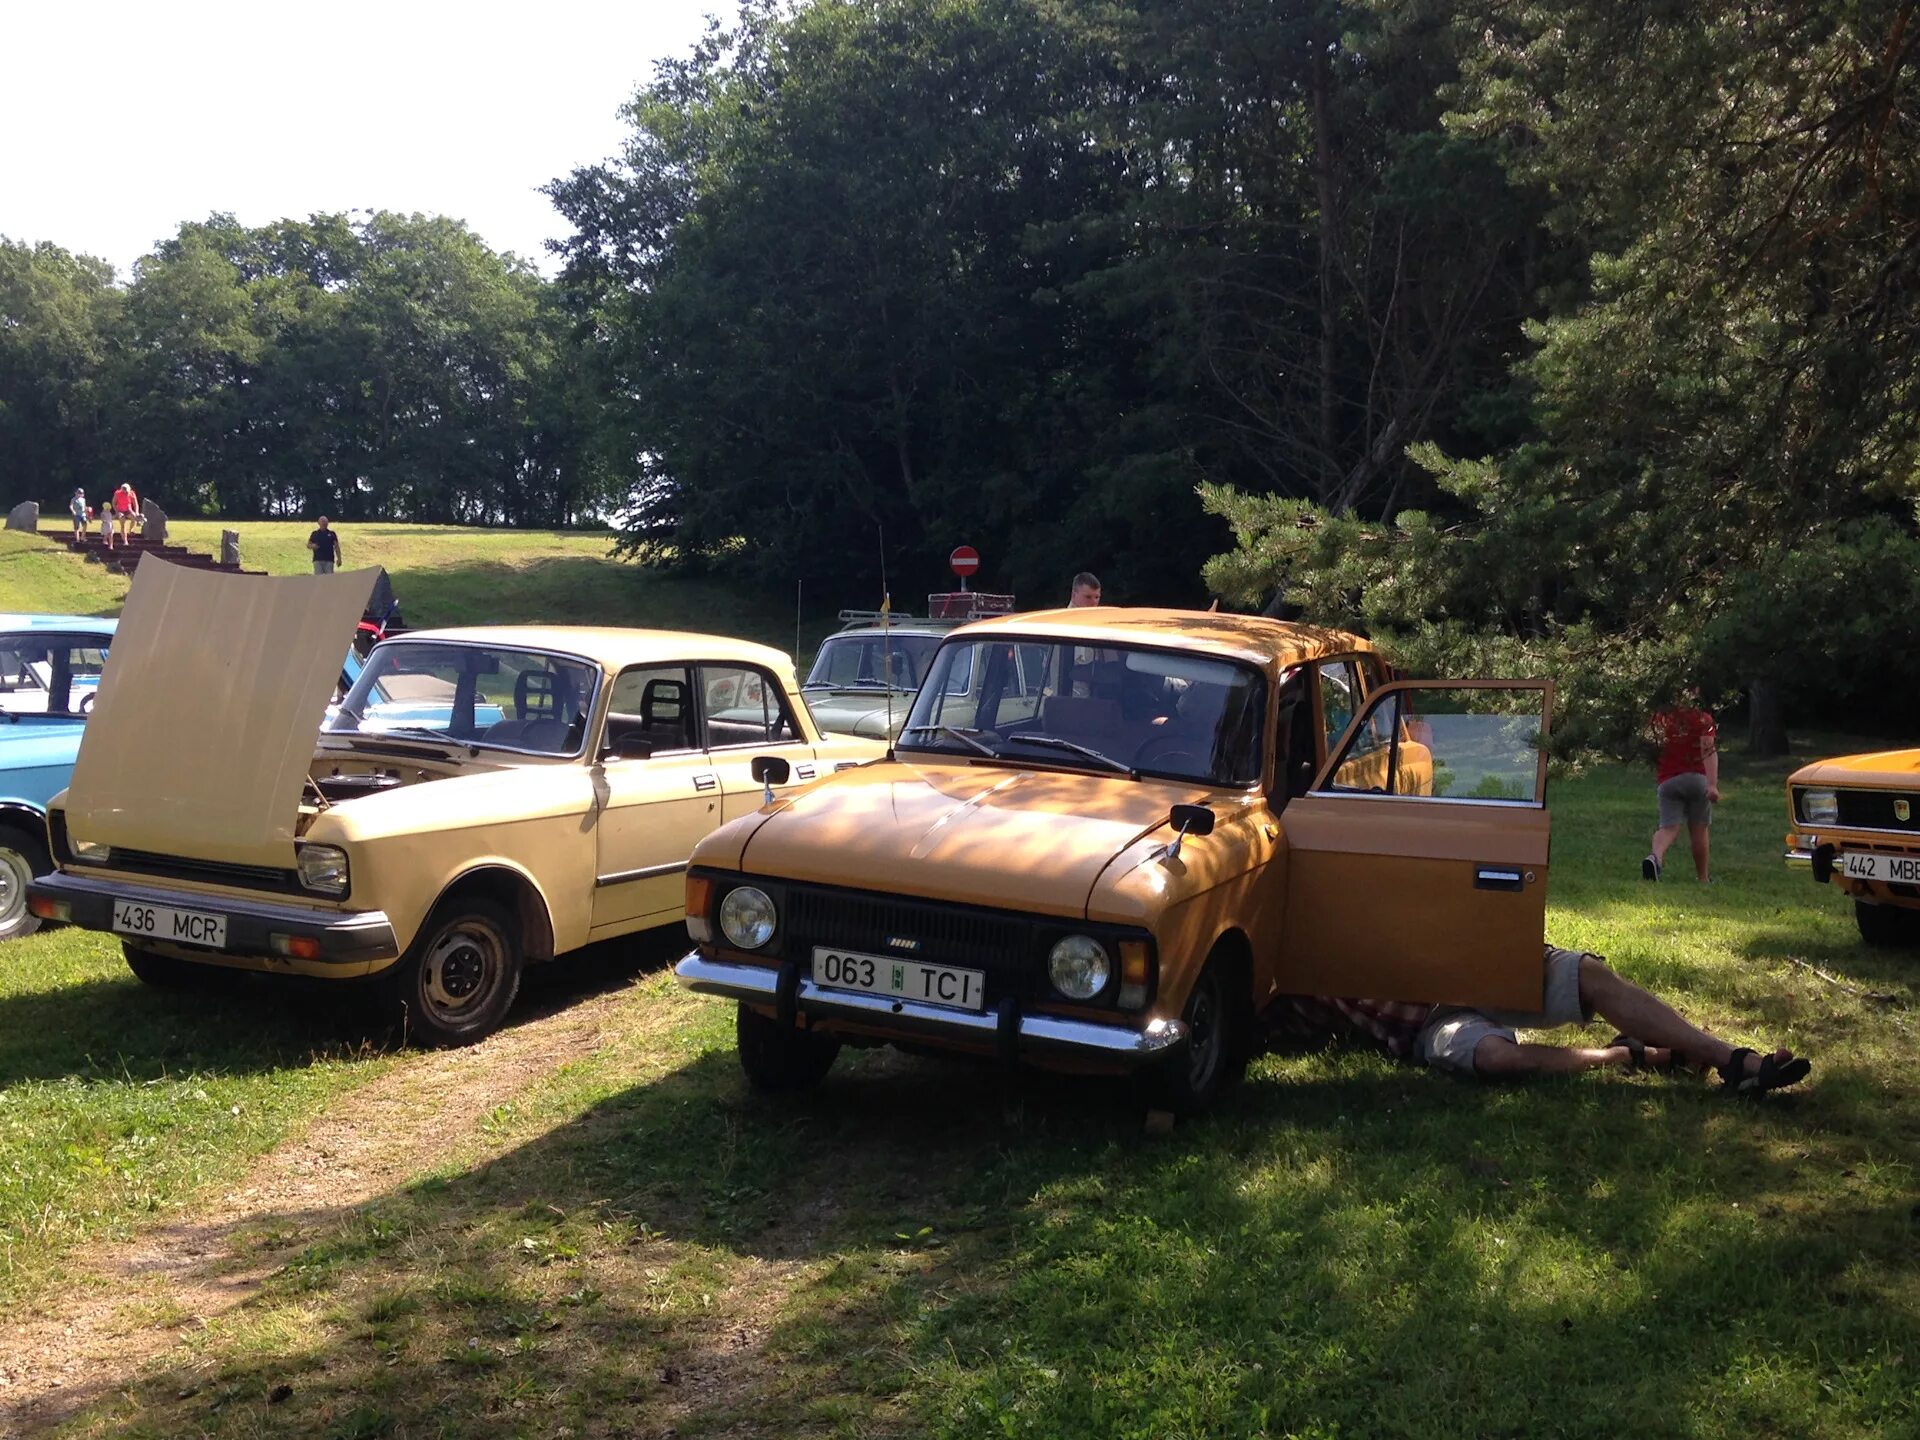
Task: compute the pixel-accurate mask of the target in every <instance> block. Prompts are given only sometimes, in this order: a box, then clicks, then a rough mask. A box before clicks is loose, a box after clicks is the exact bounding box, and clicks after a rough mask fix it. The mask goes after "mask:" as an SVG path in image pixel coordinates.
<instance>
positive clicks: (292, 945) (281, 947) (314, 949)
mask: <svg viewBox="0 0 1920 1440" xmlns="http://www.w3.org/2000/svg"><path fill="white" fill-rule="evenodd" d="M267 944H269V945H270V946H272V947H273V950H274V953H275V954H279V955H291V956H292V957H293V958H294V959H296V960H318V959H319V958H320V942H319V941H318V940H317V939H315V938H314V937H313V936H311V935H269V936H267Z"/></svg>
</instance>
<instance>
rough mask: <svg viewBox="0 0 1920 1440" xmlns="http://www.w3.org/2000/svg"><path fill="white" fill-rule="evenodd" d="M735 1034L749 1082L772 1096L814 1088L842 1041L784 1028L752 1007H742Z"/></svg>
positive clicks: (822, 1078)
mask: <svg viewBox="0 0 1920 1440" xmlns="http://www.w3.org/2000/svg"><path fill="white" fill-rule="evenodd" d="M733 1033H734V1036H735V1038H736V1040H737V1041H738V1043H739V1047H740V1068H741V1069H742V1070H744V1071H745V1072H746V1075H747V1083H748V1084H750V1085H751V1086H753V1088H754V1089H756V1090H762V1091H765V1092H766V1093H767V1094H769V1095H790V1094H793V1093H795V1092H797V1091H801V1090H811V1089H813V1088H814V1087H815V1086H816V1085H818V1084H819V1083H820V1082H821V1081H822V1080H824V1079H826V1078H827V1071H829V1070H831V1069H832V1068H833V1062H834V1058H835V1057H836V1056H837V1055H839V1053H840V1042H839V1041H838V1040H835V1039H833V1038H832V1037H831V1036H827V1035H815V1034H813V1033H812V1032H811V1031H808V1030H800V1029H796V1028H795V1027H793V1026H790V1025H782V1024H781V1023H780V1022H779V1021H778V1020H775V1019H772V1018H771V1017H769V1016H766V1015H762V1014H761V1013H760V1012H759V1011H758V1010H755V1009H754V1008H752V1007H751V1006H749V1005H742V1006H740V1007H739V1009H738V1011H737V1013H736V1015H735V1017H734V1022H733Z"/></svg>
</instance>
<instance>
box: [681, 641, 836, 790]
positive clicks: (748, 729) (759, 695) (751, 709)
mask: <svg viewBox="0 0 1920 1440" xmlns="http://www.w3.org/2000/svg"><path fill="white" fill-rule="evenodd" d="M697 673H698V676H699V687H700V688H699V697H700V705H701V710H700V718H701V724H702V726H703V727H704V730H705V739H706V746H707V753H708V754H709V755H710V756H711V757H712V758H713V767H714V770H715V771H716V772H717V773H718V774H719V776H720V793H721V796H722V799H721V802H720V803H721V812H722V815H723V816H724V818H725V819H728V820H732V819H734V818H736V817H737V816H741V815H751V814H752V813H753V812H754V811H756V810H758V809H759V808H760V807H761V806H762V805H763V804H765V803H766V796H767V787H766V786H765V785H764V784H763V783H761V782H760V781H758V780H755V779H754V778H753V759H754V757H755V756H756V755H777V756H779V757H780V758H781V759H783V760H785V761H786V762H787V765H788V768H789V773H788V776H787V781H786V783H787V785H789V786H792V785H804V784H806V783H807V781H809V780H811V779H813V778H814V777H815V776H816V775H817V774H819V773H820V770H821V762H820V760H819V759H818V757H817V756H815V754H814V752H813V746H812V745H811V744H809V743H807V741H806V740H805V739H804V738H803V732H802V731H801V729H800V726H799V722H798V721H797V720H796V719H795V718H794V713H793V705H792V702H791V701H790V700H789V699H788V698H787V693H786V690H785V688H784V687H783V686H782V685H781V684H780V682H779V681H778V680H777V679H775V678H774V677H773V676H772V675H771V674H769V673H768V672H767V671H765V670H762V669H760V668H759V667H758V666H756V665H742V664H738V663H729V664H712V665H701V666H699V667H697ZM827 768H829V769H830V768H831V767H830V766H829V767H827ZM774 788H775V789H776V790H778V789H780V788H782V787H780V786H777V785H776V786H775V787H774Z"/></svg>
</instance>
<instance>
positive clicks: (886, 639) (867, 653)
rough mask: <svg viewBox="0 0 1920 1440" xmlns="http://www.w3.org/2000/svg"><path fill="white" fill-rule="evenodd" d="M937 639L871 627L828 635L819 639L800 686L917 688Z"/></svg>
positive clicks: (814, 687) (874, 688) (808, 687)
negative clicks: (855, 631) (809, 668)
mask: <svg viewBox="0 0 1920 1440" xmlns="http://www.w3.org/2000/svg"><path fill="white" fill-rule="evenodd" d="M938 643H939V642H938V641H937V640H935V638H934V637H933V636H931V635H893V634H882V633H881V632H879V631H874V630H862V631H859V632H857V633H854V634H845V635H830V636H828V637H827V639H826V640H824V641H822V642H821V645H820V653H819V654H818V655H816V656H815V657H814V660H813V668H812V669H811V670H809V671H808V672H807V680H806V685H805V687H803V688H807V689H820V688H828V689H835V690H889V689H890V690H917V689H918V688H919V686H920V681H921V680H922V679H923V678H924V677H925V675H926V673H927V661H929V660H930V659H932V658H933V652H934V649H935V648H936V646H937V645H938Z"/></svg>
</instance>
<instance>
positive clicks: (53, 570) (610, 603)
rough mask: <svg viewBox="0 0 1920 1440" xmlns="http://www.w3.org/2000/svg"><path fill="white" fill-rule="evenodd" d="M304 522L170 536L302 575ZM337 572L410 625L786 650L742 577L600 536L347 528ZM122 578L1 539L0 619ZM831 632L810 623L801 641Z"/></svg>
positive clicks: (233, 524)
mask: <svg viewBox="0 0 1920 1440" xmlns="http://www.w3.org/2000/svg"><path fill="white" fill-rule="evenodd" d="M312 528H313V527H312V526H311V525H310V524H308V523H307V522H305V521H298V522H291V521H250V520H249V521H231V520H181V521H175V522H173V523H172V525H171V526H170V527H169V530H170V538H171V539H173V540H175V541H177V542H178V543H180V544H182V545H187V546H190V547H191V548H193V549H195V550H201V551H205V552H206V553H208V554H216V553H218V551H219V549H220V532H221V531H222V530H223V529H234V530H238V531H239V532H240V554H241V557H242V559H243V560H244V561H245V563H246V565H247V567H248V568H249V569H264V570H266V571H267V572H268V573H269V574H273V575H300V574H305V573H307V571H308V570H309V568H310V564H309V559H308V555H307V548H306V542H307V535H308V533H309V532H310V531H311V530H312ZM340 533H341V545H342V558H343V560H344V561H345V568H349V569H352V568H357V567H359V566H363V565H383V566H385V567H386V569H387V573H388V574H389V575H390V576H392V577H393V585H394V592H395V593H396V594H397V595H398V596H399V598H400V606H401V611H402V613H403V614H404V615H405V616H406V619H407V622H408V623H409V624H411V625H416V626H420V625H479V624H514V623H525V622H532V621H549V622H558V623H568V624H582V625H635V626H650V627H652V626H657V627H660V628H663V629H669V630H704V631H710V632H715V633H719V634H724V635H739V636H743V637H745V638H747V639H752V640H759V641H761V642H763V643H766V644H770V645H777V646H779V647H780V648H781V649H783V650H790V649H792V648H793V643H794V631H793V610H792V608H791V606H790V604H788V602H787V601H786V600H785V599H784V598H783V597H773V596H769V595H768V594H767V593H766V592H765V589H764V587H762V586H760V585H758V584H757V583H755V582H754V581H753V580H752V579H751V578H750V577H743V578H742V579H740V580H737V581H736V580H733V579H729V578H726V577H716V576H679V575H671V574H666V573H663V572H661V571H658V570H655V569H652V568H649V567H647V566H644V565H637V564H635V563H633V562H632V561H628V560H617V559H614V558H613V557H612V555H611V553H610V552H611V550H612V544H613V542H612V537H611V536H609V535H607V534H604V533H587V534H580V533H573V532H561V531H551V530H491V529H488V530H479V529H465V528H461V527H458V526H451V525H385V524H375V525H345V526H342V527H341V531H340ZM127 584H128V581H127V579H126V577H124V576H121V575H110V574H108V573H107V571H106V570H105V568H104V567H102V566H99V565H89V564H87V563H86V562H85V561H82V560H80V559H78V558H76V557H74V556H73V555H71V554H69V553H68V552H67V551H65V550H64V549H61V548H60V547H59V546H57V545H54V544H52V543H50V542H48V541H46V540H43V539H41V538H40V537H38V536H35V535H26V534H22V533H20V532H17V531H13V532H0V611H48V612H64V613H78V614H83V615H117V614H119V613H120V606H121V604H122V603H123V602H124V601H125V599H126V594H127ZM830 628H831V617H828V616H819V617H813V621H812V623H811V624H809V625H808V626H807V627H806V632H805V638H804V640H803V644H805V645H807V646H811V645H812V644H813V643H815V642H816V641H817V640H818V638H819V636H820V635H822V634H824V633H825V632H826V631H827V630H828V629H830Z"/></svg>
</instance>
